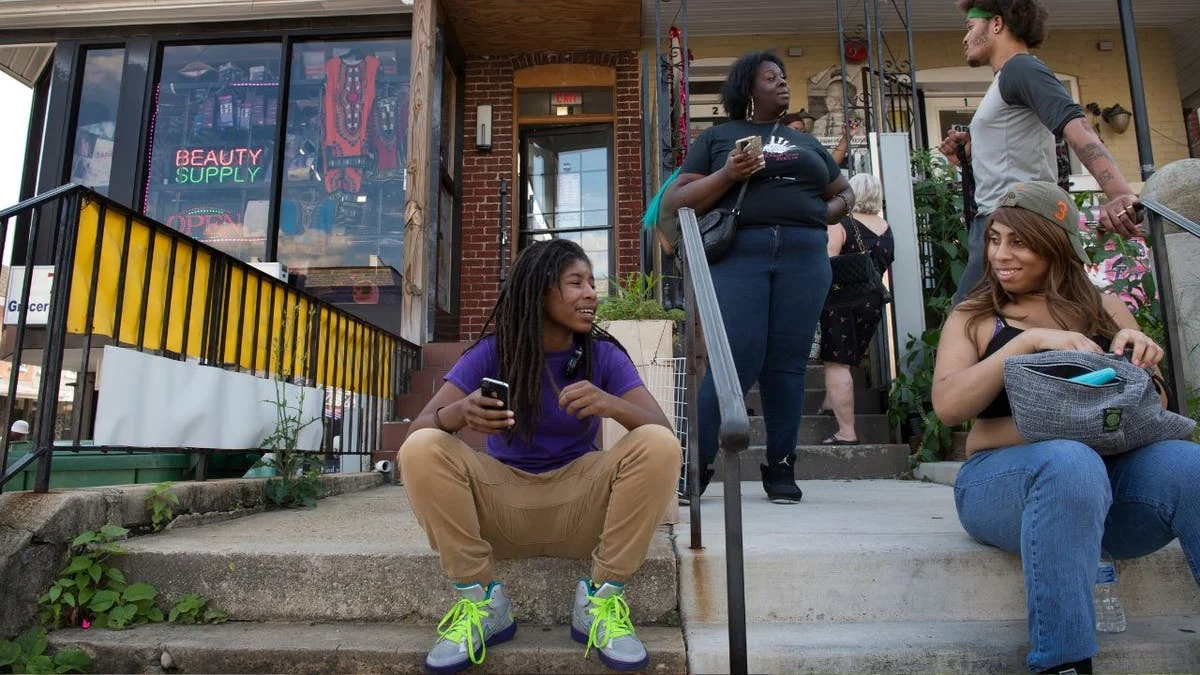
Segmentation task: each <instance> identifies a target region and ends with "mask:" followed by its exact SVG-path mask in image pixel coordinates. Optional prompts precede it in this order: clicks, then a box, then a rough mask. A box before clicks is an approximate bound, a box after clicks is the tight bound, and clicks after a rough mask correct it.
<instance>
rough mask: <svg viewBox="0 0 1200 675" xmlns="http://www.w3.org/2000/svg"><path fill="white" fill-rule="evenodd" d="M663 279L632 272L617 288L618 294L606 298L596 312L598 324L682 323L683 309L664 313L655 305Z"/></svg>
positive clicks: (662, 308)
mask: <svg viewBox="0 0 1200 675" xmlns="http://www.w3.org/2000/svg"><path fill="white" fill-rule="evenodd" d="M661 283H662V275H661V274H657V273H654V272H651V273H650V274H646V273H645V272H631V273H629V274H627V275H626V276H625V278H624V279H622V280H619V281H618V284H617V294H616V295H613V296H610V297H608V298H605V299H604V300H603V301H601V302H600V306H599V307H597V308H596V320H598V321H622V320H634V321H638V320H655V319H659V320H667V321H683V318H684V311H683V310H682V309H666V308H664V307H663V305H662V303H661V302H659V301H658V297H657V293H656V292H655V289H657V288H658V286H659V285H660V284H661Z"/></svg>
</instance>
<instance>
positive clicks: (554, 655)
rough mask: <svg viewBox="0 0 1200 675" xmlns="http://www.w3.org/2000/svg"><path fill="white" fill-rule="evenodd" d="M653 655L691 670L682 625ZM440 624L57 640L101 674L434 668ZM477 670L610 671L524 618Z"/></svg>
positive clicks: (157, 629)
mask: <svg viewBox="0 0 1200 675" xmlns="http://www.w3.org/2000/svg"><path fill="white" fill-rule="evenodd" d="M638 636H639V637H640V638H641V639H642V641H643V642H644V643H645V644H646V648H647V650H649V652H650V655H651V657H650V658H651V662H650V667H649V668H647V671H646V672H653V673H683V672H686V671H687V662H686V658H685V656H684V645H683V636H682V634H681V633H680V630H679V629H678V628H663V627H655V626H645V627H641V626H639V627H638ZM434 637H435V633H434V632H433V629H432V627H431V626H420V627H417V626H410V625H397V624H394V623H299V624H298V623H242V622H237V623H228V624H222V625H219V626H172V625H163V624H159V625H152V626H142V627H139V628H135V629H132V630H126V631H102V630H86V631H85V630H70V631H58V632H55V633H51V635H50V638H51V641H52V642H53V644H55V646H57V647H60V648H61V647H66V646H73V647H80V648H83V649H85V650H87V651H88V652H89V653H90V654H91V655H92V658H93V666H94V672H98V673H161V672H164V671H163V669H162V662H163V658H164V657H163V655H164V653H165V654H169V657H168V658H169V659H170V663H171V664H172V670H171V671H170V672H184V673H300V674H309V673H311V674H312V675H325V674H327V673H424V672H425V670H424V666H423V663H424V660H425V652H426V651H428V650H429V647H430V645H432V644H433V640H434ZM470 672H472V673H605V672H611V671H608V670H607V669H606V668H605V667H604V665H603V664H601V663H600V660H599V658H598V657H597V656H596V654H595V653H594V652H593V653H592V655H591V656H590V658H587V659H585V658H584V656H583V645H580V644H578V643H576V642H574V641H572V640H571V638H570V636H569V635H568V629H567V628H566V627H565V626H561V625H560V626H537V625H530V624H519V627H518V629H517V636H516V637H515V638H514V639H513V640H512V641H510V642H506V643H504V644H503V645H497V646H495V647H490V648H488V650H487V655H486V658H485V660H484V662H483V664H482V665H479V666H473V667H472V668H471V671H470Z"/></svg>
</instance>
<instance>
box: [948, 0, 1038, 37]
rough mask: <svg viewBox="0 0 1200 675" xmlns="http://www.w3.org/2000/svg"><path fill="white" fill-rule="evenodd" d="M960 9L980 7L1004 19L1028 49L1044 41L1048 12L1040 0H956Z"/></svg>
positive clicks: (968, 9) (966, 9) (1005, 23)
mask: <svg viewBox="0 0 1200 675" xmlns="http://www.w3.org/2000/svg"><path fill="white" fill-rule="evenodd" d="M957 2H958V8H959V9H961V10H962V11H964V12H966V11H970V10H972V9H982V10H983V11H985V12H988V13H990V14H995V15H996V16H999V17H1001V18H1003V19H1004V25H1006V26H1008V29H1009V30H1010V31H1012V34H1013V35H1014V36H1016V38H1017V39H1018V40H1020V41H1021V42H1024V43H1025V46H1026V47H1029V48H1030V49H1037V48H1038V47H1041V46H1042V43H1043V42H1045V41H1046V19H1048V18H1049V17H1050V12H1048V11H1047V10H1046V5H1044V4H1043V3H1042V2H1041V0H957Z"/></svg>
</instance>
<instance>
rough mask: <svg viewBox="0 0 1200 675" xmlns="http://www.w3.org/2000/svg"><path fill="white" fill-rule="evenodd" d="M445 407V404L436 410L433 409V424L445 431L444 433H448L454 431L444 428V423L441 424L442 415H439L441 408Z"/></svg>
mask: <svg viewBox="0 0 1200 675" xmlns="http://www.w3.org/2000/svg"><path fill="white" fill-rule="evenodd" d="M445 407H446V406H442V407H441V408H438V409H437V410H434V411H433V424H434V426H436V427H437V428H438V429H439V430H441V431H444V432H446V433H448V434H452V433H454V432H453V431H450V430H449V429H447V428H446V426H445V425H444V424H442V415H441V413H442V408H445Z"/></svg>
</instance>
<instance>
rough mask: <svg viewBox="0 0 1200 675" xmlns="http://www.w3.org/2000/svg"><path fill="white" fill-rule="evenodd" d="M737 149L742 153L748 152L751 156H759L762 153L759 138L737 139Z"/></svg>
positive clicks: (760, 138)
mask: <svg viewBox="0 0 1200 675" xmlns="http://www.w3.org/2000/svg"><path fill="white" fill-rule="evenodd" d="M736 145H737V149H738V150H741V151H742V152H748V153H750V154H752V155H761V154H762V151H763V145H762V137H761V136H747V137H745V138H739V139H738V140H737V142H736Z"/></svg>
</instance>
